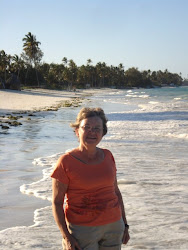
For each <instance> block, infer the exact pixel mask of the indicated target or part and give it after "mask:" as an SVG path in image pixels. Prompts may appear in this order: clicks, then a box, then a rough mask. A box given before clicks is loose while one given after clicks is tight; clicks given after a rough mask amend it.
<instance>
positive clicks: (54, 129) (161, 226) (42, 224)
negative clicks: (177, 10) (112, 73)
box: [0, 87, 188, 250]
mask: <svg viewBox="0 0 188 250" xmlns="http://www.w3.org/2000/svg"><path fill="white" fill-rule="evenodd" d="M83 106H91V107H96V106H100V107H102V108H103V109H104V111H105V113H106V115H107V117H108V120H109V121H108V134H107V135H106V136H104V138H103V140H102V141H101V143H100V145H99V146H100V147H103V148H107V149H109V150H111V151H112V153H113V155H114V157H115V160H116V165H117V179H118V185H119V188H120V190H121V193H122V196H123V200H124V204H125V210H126V214H127V220H128V223H129V224H130V230H129V231H130V236H131V239H130V241H129V243H128V245H127V246H123V247H122V249H161V250H162V249H174V250H175V249H187V248H188V234H187V232H188V169H187V165H188V153H187V151H188V150H187V149H188V88H187V87H179V88H161V89H134V90H111V91H109V90H108V91H105V90H101V92H100V93H98V94H97V96H96V95H95V96H93V97H91V98H90V100H86V101H85V102H84V103H83ZM79 109H80V108H76V109H72V108H69V109H68V108H66V109H60V110H59V111H57V112H52V113H49V114H48V115H47V116H46V114H43V113H40V114H37V115H36V116H35V117H33V118H32V121H30V122H29V121H28V123H25V124H23V126H22V128H16V129H12V130H11V131H10V132H9V133H8V134H6V135H3V134H2V135H1V137H0V139H1V146H3V147H1V148H2V149H1V155H0V156H1V157H2V161H1V162H4V165H3V167H2V170H4V171H1V191H0V192H1V197H3V199H1V209H0V214H1V218H4V217H2V215H3V216H7V210H8V211H9V208H10V210H11V208H12V210H13V212H14V213H13V214H14V216H12V214H11V213H10V211H9V218H8V219H9V220H11V221H12V219H13V220H14V219H16V217H17V218H19V216H20V212H19V211H20V210H21V212H22V216H24V215H25V214H26V215H28V217H29V216H31V214H32V212H31V211H30V212H28V209H30V210H31V203H32V202H33V203H34V204H37V202H36V200H38V201H41V204H40V202H39V203H38V204H37V205H36V206H38V208H37V209H36V210H35V211H34V223H33V224H31V221H30V220H29V221H27V220H26V221H25V224H24V226H18V225H19V224H17V226H16V225H15V226H14V227H11V228H6V229H5V227H6V226H5V225H6V223H4V224H2V228H3V227H4V229H3V230H2V231H0V249H5V250H6V249H33V248H35V249H45V248H47V249H61V235H60V233H59V230H58V228H57V226H56V225H55V222H54V219H53V217H52V212H51V204H50V201H51V179H50V173H51V172H52V169H53V166H54V164H55V162H56V160H57V159H58V158H59V156H60V155H61V154H63V153H64V152H65V151H66V150H68V149H71V148H74V147H76V146H77V145H78V142H77V139H76V137H75V135H74V133H73V132H72V129H71V128H70V127H69V123H70V122H72V121H74V120H75V117H76V115H77V113H78V111H79ZM23 197H24V198H23ZM26 197H27V199H26ZM34 199H35V200H34ZM42 205H43V206H42ZM25 217H26V218H27V216H25ZM7 221H8V220H7ZM19 221H20V220H18V221H17V223H18V222H19ZM5 222H6V221H5ZM15 223H16V222H15ZM29 223H30V225H26V224H29ZM7 225H9V224H7ZM11 226H12V225H11Z"/></svg>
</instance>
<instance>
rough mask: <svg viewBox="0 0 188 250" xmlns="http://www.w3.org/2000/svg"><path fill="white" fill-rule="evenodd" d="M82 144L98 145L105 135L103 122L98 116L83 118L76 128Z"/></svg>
mask: <svg viewBox="0 0 188 250" xmlns="http://www.w3.org/2000/svg"><path fill="white" fill-rule="evenodd" d="M76 135H77V136H78V138H79V141H80V145H83V146H86V147H88V146H96V145H97V144H98V143H99V142H100V141H101V139H102V137H103V122H102V119H101V118H100V117H98V116H94V117H90V118H86V119H83V120H82V121H81V122H80V126H79V128H78V129H76Z"/></svg>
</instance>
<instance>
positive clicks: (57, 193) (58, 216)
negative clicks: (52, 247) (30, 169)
mask: <svg viewBox="0 0 188 250" xmlns="http://www.w3.org/2000/svg"><path fill="white" fill-rule="evenodd" d="M67 187H68V185H66V184H63V183H61V182H59V181H58V180H56V179H53V180H52V211H53V216H54V219H55V221H56V223H57V225H58V227H59V229H60V232H61V234H62V236H63V238H64V240H65V244H66V249H70V250H75V249H76V248H77V249H80V247H79V245H78V243H77V241H76V240H75V239H74V237H73V236H72V235H71V234H70V233H69V231H68V229H67V224H66V221H65V214H64V210H63V203H64V198H65V194H66V192H67Z"/></svg>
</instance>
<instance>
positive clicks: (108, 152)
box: [101, 148, 112, 155]
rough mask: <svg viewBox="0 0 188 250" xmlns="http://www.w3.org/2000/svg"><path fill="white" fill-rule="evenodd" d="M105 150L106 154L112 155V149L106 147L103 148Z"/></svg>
mask: <svg viewBox="0 0 188 250" xmlns="http://www.w3.org/2000/svg"><path fill="white" fill-rule="evenodd" d="M101 149H102V150H103V152H104V153H105V155H106V154H110V155H112V153H111V151H110V150H109V149H106V148H101Z"/></svg>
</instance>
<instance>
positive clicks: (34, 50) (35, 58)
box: [22, 32, 43, 86]
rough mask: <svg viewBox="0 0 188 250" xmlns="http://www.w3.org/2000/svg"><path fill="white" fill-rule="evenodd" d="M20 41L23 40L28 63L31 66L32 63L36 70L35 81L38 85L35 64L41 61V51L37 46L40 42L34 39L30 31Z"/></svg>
mask: <svg viewBox="0 0 188 250" xmlns="http://www.w3.org/2000/svg"><path fill="white" fill-rule="evenodd" d="M22 41H24V44H23V50H24V52H25V56H26V58H28V60H29V62H30V65H31V66H32V65H34V68H35V70H36V77H37V82H38V86H39V79H38V74H37V65H38V64H39V62H40V61H41V59H42V57H43V52H42V51H41V49H40V48H39V44H41V43H40V42H38V41H37V40H36V36H34V35H32V34H31V32H28V34H27V35H25V37H24V38H23V39H22ZM26 75H27V74H26Z"/></svg>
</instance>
